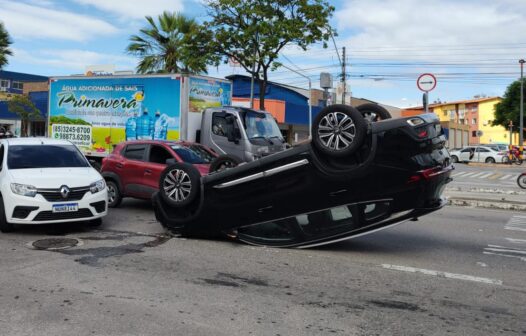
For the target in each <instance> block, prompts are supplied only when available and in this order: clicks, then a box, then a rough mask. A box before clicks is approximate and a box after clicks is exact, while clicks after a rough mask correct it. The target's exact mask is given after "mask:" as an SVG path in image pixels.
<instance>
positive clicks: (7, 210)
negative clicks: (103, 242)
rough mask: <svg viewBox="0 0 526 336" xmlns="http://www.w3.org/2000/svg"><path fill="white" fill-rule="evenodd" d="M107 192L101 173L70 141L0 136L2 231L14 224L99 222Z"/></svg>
mask: <svg viewBox="0 0 526 336" xmlns="http://www.w3.org/2000/svg"><path fill="white" fill-rule="evenodd" d="M107 203H108V193H107V190H106V184H105V182H104V179H103V178H102V176H101V175H100V174H99V172H97V171H96V170H95V169H93V168H92V167H91V165H90V164H89V162H88V160H87V159H86V158H85V157H84V155H82V153H81V152H80V151H79V150H78V149H77V147H76V146H75V145H73V144H72V143H71V142H69V141H64V140H53V139H45V138H20V139H15V138H13V139H4V140H0V231H2V232H9V231H12V230H13V224H48V223H63V222H75V221H88V222H89V224H90V225H92V226H98V225H100V224H101V223H102V217H104V216H106V214H107Z"/></svg>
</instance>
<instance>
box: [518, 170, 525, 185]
mask: <svg viewBox="0 0 526 336" xmlns="http://www.w3.org/2000/svg"><path fill="white" fill-rule="evenodd" d="M517 184H518V185H519V187H521V188H522V189H526V173H522V174H520V175H519V177H517Z"/></svg>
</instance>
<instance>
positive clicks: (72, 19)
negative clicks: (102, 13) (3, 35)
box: [0, 0, 119, 41]
mask: <svg viewBox="0 0 526 336" xmlns="http://www.w3.org/2000/svg"><path fill="white" fill-rule="evenodd" d="M48 4H49V3H48ZM0 21H3V22H4V23H5V26H6V29H7V30H8V31H9V33H10V35H11V36H13V38H14V39H33V38H54V39H62V40H71V41H87V40H90V39H92V38H94V37H96V36H99V35H108V34H115V33H117V32H119V30H118V29H117V28H116V27H115V26H113V25H111V24H109V23H107V22H105V21H103V20H100V19H97V18H94V17H90V16H87V15H81V14H75V13H72V12H68V11H64V10H59V9H51V8H46V7H40V6H33V5H30V4H25V3H20V2H18V3H17V2H12V1H5V0H0Z"/></svg>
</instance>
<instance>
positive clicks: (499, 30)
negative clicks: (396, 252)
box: [0, 0, 526, 108]
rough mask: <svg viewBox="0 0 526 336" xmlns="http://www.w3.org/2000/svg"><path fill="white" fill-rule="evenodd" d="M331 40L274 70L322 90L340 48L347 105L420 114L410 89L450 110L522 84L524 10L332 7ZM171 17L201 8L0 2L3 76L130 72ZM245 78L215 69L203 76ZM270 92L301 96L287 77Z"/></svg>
mask: <svg viewBox="0 0 526 336" xmlns="http://www.w3.org/2000/svg"><path fill="white" fill-rule="evenodd" d="M329 2H330V3H331V4H332V5H333V6H334V7H335V8H336V10H335V12H334V15H333V17H332V18H331V26H332V27H334V28H335V30H336V31H337V33H338V35H337V36H336V37H335V43H334V44H333V43H332V41H330V43H329V47H328V48H326V49H324V48H323V47H322V45H321V44H320V43H318V44H315V45H313V46H312V47H310V48H309V49H308V50H307V51H303V50H298V49H297V48H295V47H288V48H287V49H286V50H285V51H284V53H283V56H281V57H280V60H279V61H280V62H282V63H283V64H285V65H287V66H288V67H292V68H295V69H298V71H300V72H301V73H303V74H304V75H306V76H308V77H309V78H311V80H312V83H313V86H314V87H319V78H320V72H329V73H331V74H332V75H333V76H334V80H335V81H338V80H339V78H338V77H337V76H338V75H339V74H340V73H341V67H340V63H339V58H338V53H339V54H340V57H341V53H342V48H343V47H345V48H346V54H347V57H346V60H347V64H348V66H347V71H348V78H347V85H348V86H350V88H351V92H352V95H353V96H354V97H360V98H366V99H370V100H374V101H377V102H380V103H382V104H388V105H393V106H397V107H401V108H405V107H410V106H416V105H421V104H422V92H421V91H419V90H418V88H417V86H416V80H417V78H418V76H419V75H420V74H422V73H432V74H434V75H436V77H437V82H438V84H437V86H436V88H435V89H434V90H433V91H431V92H430V93H429V100H430V101H431V102H432V101H435V100H438V99H439V100H440V101H442V102H444V101H455V100H464V99H470V98H473V97H474V96H475V95H487V96H502V95H503V94H504V92H505V90H506V87H507V86H508V85H509V84H510V83H511V82H513V81H514V80H516V79H518V78H519V77H520V67H519V63H518V60H519V59H521V58H526V36H524V35H525V33H524V32H526V1H524V0H520V1H517V0H463V1H458V0H426V1H421V0H329ZM164 10H168V11H176V12H181V13H183V14H185V15H188V16H191V17H194V18H196V19H197V20H198V21H200V22H202V21H204V20H206V19H207V17H206V10H205V8H204V7H203V5H202V0H148V1H138V0H68V1H66V0H13V1H11V0H0V21H2V22H3V23H4V25H5V27H6V29H7V31H8V32H9V34H10V36H11V38H12V40H13V41H14V43H13V44H12V45H11V49H12V51H13V52H14V55H13V56H12V57H9V59H8V60H9V64H8V65H7V66H6V67H4V70H8V71H17V72H24V73H32V74H38V75H48V76H58V75H70V74H78V73H83V72H84V70H85V66H87V65H94V64H115V65H116V68H117V70H133V69H135V66H136V64H137V59H136V58H134V57H133V56H130V55H127V54H126V53H125V51H124V50H125V48H126V46H127V45H128V43H129V37H130V36H131V35H133V34H136V33H138V31H139V29H141V28H143V27H144V26H146V21H145V19H144V16H145V15H151V16H154V17H155V16H156V15H158V14H160V13H161V12H162V11H164ZM233 73H239V74H244V72H243V71H242V70H241V69H240V68H235V67H231V66H229V65H222V66H220V67H218V68H215V67H214V68H210V69H209V71H208V75H210V76H213V77H224V76H226V75H229V74H233ZM270 79H271V80H272V81H275V82H279V83H283V84H289V85H294V86H298V87H307V84H308V83H307V80H306V79H305V78H303V77H302V76H299V75H297V74H295V73H293V72H291V71H289V70H286V69H284V68H280V69H277V70H276V71H274V72H273V73H271V74H270Z"/></svg>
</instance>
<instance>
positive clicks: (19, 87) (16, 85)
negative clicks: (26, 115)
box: [13, 82, 24, 90]
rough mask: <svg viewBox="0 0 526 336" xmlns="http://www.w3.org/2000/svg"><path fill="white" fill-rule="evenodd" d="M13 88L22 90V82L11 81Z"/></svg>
mask: <svg viewBox="0 0 526 336" xmlns="http://www.w3.org/2000/svg"><path fill="white" fill-rule="evenodd" d="M13 89H17V90H23V89H24V83H22V82H13Z"/></svg>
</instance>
